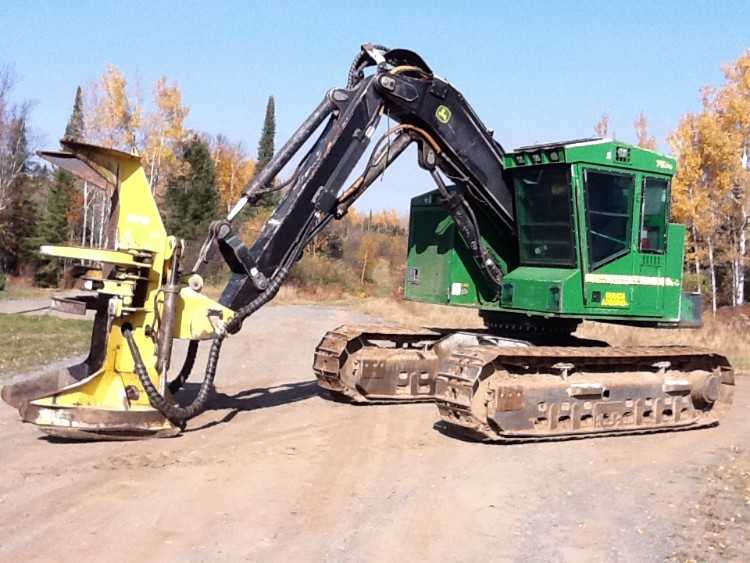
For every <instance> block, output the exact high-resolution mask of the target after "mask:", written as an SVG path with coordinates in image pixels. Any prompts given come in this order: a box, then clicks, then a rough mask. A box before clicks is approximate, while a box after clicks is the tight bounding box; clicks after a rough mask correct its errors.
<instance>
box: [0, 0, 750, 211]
mask: <svg viewBox="0 0 750 563" xmlns="http://www.w3.org/2000/svg"><path fill="white" fill-rule="evenodd" d="M572 4H575V5H574V6H571V5H572ZM0 21H2V22H3V23H4V25H3V26H2V33H0V64H3V63H11V64H13V65H14V67H15V70H16V73H17V75H18V77H19V79H20V83H19V85H18V88H17V90H16V93H17V95H18V96H19V97H24V98H32V99H34V100H35V101H36V107H35V109H34V112H33V118H32V123H33V127H34V128H35V130H36V132H37V133H39V134H40V136H41V139H42V142H43V143H44V145H45V146H54V145H55V144H56V141H57V139H58V138H59V137H60V136H61V133H62V132H63V130H64V127H65V123H66V121H67V119H68V116H69V114H70V110H71V105H72V100H73V94H74V91H75V88H76V86H77V85H78V84H86V83H88V82H89V81H91V80H92V79H95V78H96V77H97V76H99V75H100V74H101V73H102V72H103V70H104V68H105V66H106V65H107V64H108V63H112V64H114V65H116V66H118V67H119V68H120V69H121V70H123V71H124V73H125V74H126V75H127V76H128V78H129V79H130V80H131V81H132V82H134V83H138V84H139V85H140V88H141V90H142V91H143V92H144V94H148V90H149V89H150V87H151V85H152V84H153V82H154V81H155V80H156V79H157V78H158V77H159V76H161V75H166V76H168V77H169V78H170V79H173V80H176V81H177V82H178V83H179V85H180V86H181V88H182V91H183V96H184V101H185V103H186V104H187V105H189V106H190V108H191V114H190V117H189V121H188V125H189V126H190V127H193V128H195V129H198V130H202V131H206V132H209V133H212V134H216V133H224V134H226V135H228V136H229V137H230V138H232V139H236V140H241V141H243V143H244V144H245V145H246V146H247V147H248V148H249V149H250V150H251V151H252V152H254V150H255V148H256V146H257V141H258V134H259V132H260V127H261V124H262V119H263V111H264V107H265V100H266V98H267V96H268V95H269V94H273V95H274V96H275V97H276V108H277V146H280V145H281V144H282V143H283V141H284V140H285V139H286V138H287V137H288V136H289V134H291V133H292V132H293V131H294V129H295V128H296V126H297V125H298V124H299V123H300V122H301V120H302V119H304V117H305V116H306V115H307V114H308V113H309V111H310V110H312V108H314V107H315V106H316V105H317V103H318V102H319V100H320V99H321V97H322V95H323V93H324V92H325V91H326V90H327V89H328V88H330V87H332V86H343V84H344V81H345V77H346V72H347V69H348V67H349V64H350V62H351V59H352V57H353V56H354V55H355V54H356V53H357V51H358V48H359V45H360V44H361V43H363V42H367V41H371V42H377V43H382V44H385V45H388V46H390V47H404V48H409V49H413V50H415V51H417V52H419V53H420V54H422V55H423V57H424V58H425V60H426V61H427V62H428V63H429V64H430V65H431V66H432V68H433V70H434V71H435V72H436V73H437V74H439V75H441V76H443V77H445V78H447V79H448V80H450V81H451V82H452V83H453V84H454V85H455V86H456V87H457V88H459V90H461V91H462V92H463V93H464V94H465V96H466V97H467V99H468V100H469V101H470V103H471V104H472V105H473V106H474V108H475V110H476V111H477V113H478V114H479V115H480V117H481V118H482V120H483V121H484V122H485V123H486V124H487V126H488V127H490V128H492V129H494V130H495V137H496V138H497V139H498V140H499V141H500V142H501V143H502V144H503V145H504V146H505V147H506V148H509V149H510V148H513V147H515V146H519V145H523V144H528V143H533V142H543V141H552V140H561V139H567V138H576V137H581V136H588V135H591V134H592V133H593V124H594V123H595V122H596V120H597V119H598V117H599V116H600V115H601V114H602V113H604V112H607V113H609V115H610V117H611V120H612V123H613V128H614V131H615V133H616V134H617V136H618V137H619V138H621V139H624V140H630V141H632V140H633V139H634V134H633V126H632V122H633V120H634V118H635V116H636V115H637V114H638V112H639V111H641V110H643V111H645V112H646V114H647V115H648V117H649V119H650V122H651V126H652V133H653V134H654V135H655V136H656V137H657V140H658V142H659V146H660V148H661V149H666V148H667V145H666V140H665V139H666V135H667V134H668V133H669V131H671V130H672V129H673V128H674V127H675V126H676V124H677V122H678V120H679V118H680V116H681V115H682V114H683V113H684V112H686V111H692V110H696V109H698V108H699V105H700V88H701V87H702V86H703V85H705V84H718V83H720V82H721V80H722V74H721V65H722V64H724V63H728V62H730V61H732V60H734V59H736V58H737V57H738V56H739V55H740V54H741V53H742V52H743V51H744V50H746V49H748V48H750V25H749V24H748V22H750V2H747V1H744V2H739V1H738V2H731V1H728V0H727V1H722V2H697V1H693V2H691V1H685V0H682V1H670V2H667V1H664V2H634V1H619V2H602V1H598V2H576V3H570V2H566V3H562V2H561V3H553V2H541V1H540V2H534V1H527V2H519V1H514V2H499V1H496V2H442V1H431V2H422V3H411V2H407V1H405V0H401V1H392V0H381V1H379V2H309V3H308V2H295V3H292V2H282V1H276V2H273V1H266V2H257V3H255V2H241V1H237V2H220V1H214V2H205V1H201V2H188V1H182V2H167V1H161V2H157V1H151V2H140V1H133V0H130V1H127V2H104V1H98V2H89V1H77V2H52V1H49V2H31V1H25V2H20V1H19V2H14V1H9V0H5V1H4V2H2V4H1V5H0ZM413 156H414V155H413V154H410V153H407V154H405V155H404V156H403V157H402V160H401V161H400V162H398V163H397V164H396V165H395V167H394V169H392V170H389V171H388V173H387V176H386V178H385V179H384V181H383V182H381V183H378V184H376V185H375V186H373V188H371V191H370V193H369V194H367V195H366V196H365V197H364V198H363V200H362V201H361V203H360V204H359V205H358V207H360V208H361V209H367V208H374V209H379V208H398V209H406V208H407V206H408V200H409V198H410V197H411V196H413V195H416V194H417V193H420V192H422V191H425V190H427V189H431V188H432V185H431V183H430V182H431V180H430V179H429V177H428V176H426V175H425V174H424V173H423V172H421V171H420V170H419V169H418V168H417V166H416V163H415V159H414V158H413Z"/></svg>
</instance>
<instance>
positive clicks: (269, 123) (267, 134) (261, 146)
mask: <svg viewBox="0 0 750 563" xmlns="http://www.w3.org/2000/svg"><path fill="white" fill-rule="evenodd" d="M275 135H276V106H275V102H274V99H273V96H269V97H268V103H267V104H266V116H265V118H264V119H263V130H262V131H261V134H260V141H258V161H257V163H256V164H255V173H256V174H260V171H261V170H263V169H264V168H265V167H266V165H267V164H268V163H269V162H270V161H271V159H272V158H273V152H274V136H275ZM268 187H269V186H263V188H264V189H266V188H268ZM277 202H278V194H276V193H270V194H267V195H266V196H264V197H263V198H262V199H261V200H260V204H261V205H262V206H265V207H272V206H274V205H276V203H277Z"/></svg>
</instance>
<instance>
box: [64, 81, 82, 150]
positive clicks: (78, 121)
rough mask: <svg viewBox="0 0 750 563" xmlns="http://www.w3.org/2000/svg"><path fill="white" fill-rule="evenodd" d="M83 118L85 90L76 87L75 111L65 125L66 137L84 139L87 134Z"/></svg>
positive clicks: (77, 139) (74, 139) (75, 139)
mask: <svg viewBox="0 0 750 563" xmlns="http://www.w3.org/2000/svg"><path fill="white" fill-rule="evenodd" d="M83 123H84V120H83V92H82V91H81V87H80V86H79V87H78V88H76V97H75V101H74V102H73V112H72V113H71V114H70V119H69V120H68V125H67V126H66V127H65V138H66V139H70V140H72V141H83V139H84V136H85V129H84V125H83Z"/></svg>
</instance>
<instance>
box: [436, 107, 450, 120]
mask: <svg viewBox="0 0 750 563" xmlns="http://www.w3.org/2000/svg"><path fill="white" fill-rule="evenodd" d="M435 117H437V120H438V121H439V122H440V123H448V122H449V121H450V120H451V117H453V113H451V110H449V109H448V108H447V107H446V106H438V108H437V109H436V110H435Z"/></svg>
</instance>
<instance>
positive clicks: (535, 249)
mask: <svg viewBox="0 0 750 563" xmlns="http://www.w3.org/2000/svg"><path fill="white" fill-rule="evenodd" d="M514 174H515V192H516V214H517V220H518V239H519V245H520V246H519V254H520V259H521V264H525V265H535V264H541V265H555V266H575V264H576V257H575V247H574V243H573V229H572V227H571V221H572V215H573V209H572V202H571V198H570V177H569V175H568V167H567V166H565V165H558V166H540V167H536V168H528V169H516V170H515V171H514Z"/></svg>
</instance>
